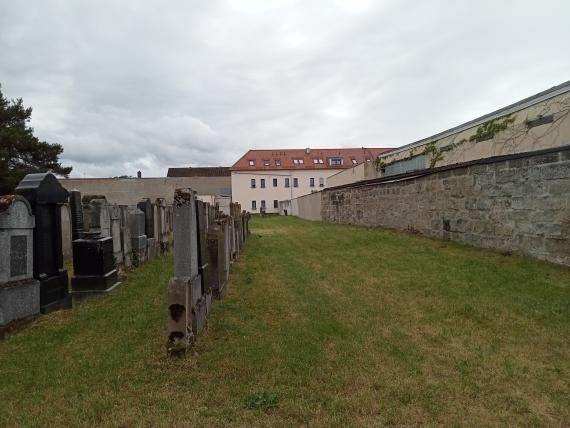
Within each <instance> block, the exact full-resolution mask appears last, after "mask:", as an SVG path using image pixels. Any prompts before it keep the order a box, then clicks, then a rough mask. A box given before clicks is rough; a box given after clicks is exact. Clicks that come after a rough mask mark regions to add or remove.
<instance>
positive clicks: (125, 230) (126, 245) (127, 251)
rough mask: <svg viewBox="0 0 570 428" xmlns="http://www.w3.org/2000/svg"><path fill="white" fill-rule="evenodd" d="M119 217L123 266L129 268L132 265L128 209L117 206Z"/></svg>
mask: <svg viewBox="0 0 570 428" xmlns="http://www.w3.org/2000/svg"><path fill="white" fill-rule="evenodd" d="M119 213H120V217H121V253H122V256H123V266H125V268H129V267H131V266H132V264H133V246H132V240H131V227H130V223H129V207H128V206H127V205H119Z"/></svg>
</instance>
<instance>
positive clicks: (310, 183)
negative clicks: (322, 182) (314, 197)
mask: <svg viewBox="0 0 570 428" xmlns="http://www.w3.org/2000/svg"><path fill="white" fill-rule="evenodd" d="M309 186H311V187H315V179H314V178H313V177H311V178H309Z"/></svg>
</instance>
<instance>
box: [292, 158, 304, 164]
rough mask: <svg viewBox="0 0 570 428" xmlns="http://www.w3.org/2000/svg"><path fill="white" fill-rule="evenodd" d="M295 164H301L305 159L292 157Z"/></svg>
mask: <svg viewBox="0 0 570 428" xmlns="http://www.w3.org/2000/svg"><path fill="white" fill-rule="evenodd" d="M293 163H294V164H295V165H303V164H304V163H305V161H304V160H303V159H293Z"/></svg>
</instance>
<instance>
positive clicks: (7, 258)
mask: <svg viewBox="0 0 570 428" xmlns="http://www.w3.org/2000/svg"><path fill="white" fill-rule="evenodd" d="M34 225H35V219H34V216H33V214H32V208H31V207H30V204H29V203H28V201H27V200H26V199H25V198H24V197H22V196H13V195H9V196H0V248H1V249H2V251H1V252H0V337H2V336H3V334H4V330H5V328H6V326H7V325H8V324H9V323H10V322H11V321H15V320H18V319H22V318H27V317H30V316H32V315H35V314H37V313H38V312H39V311H40V283H39V281H38V280H36V279H34V277H33V275H34V263H33V257H34V255H33V242H34Z"/></svg>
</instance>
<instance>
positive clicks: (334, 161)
mask: <svg viewBox="0 0 570 428" xmlns="http://www.w3.org/2000/svg"><path fill="white" fill-rule="evenodd" d="M329 163H330V164H331V166H339V165H342V158H329Z"/></svg>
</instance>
